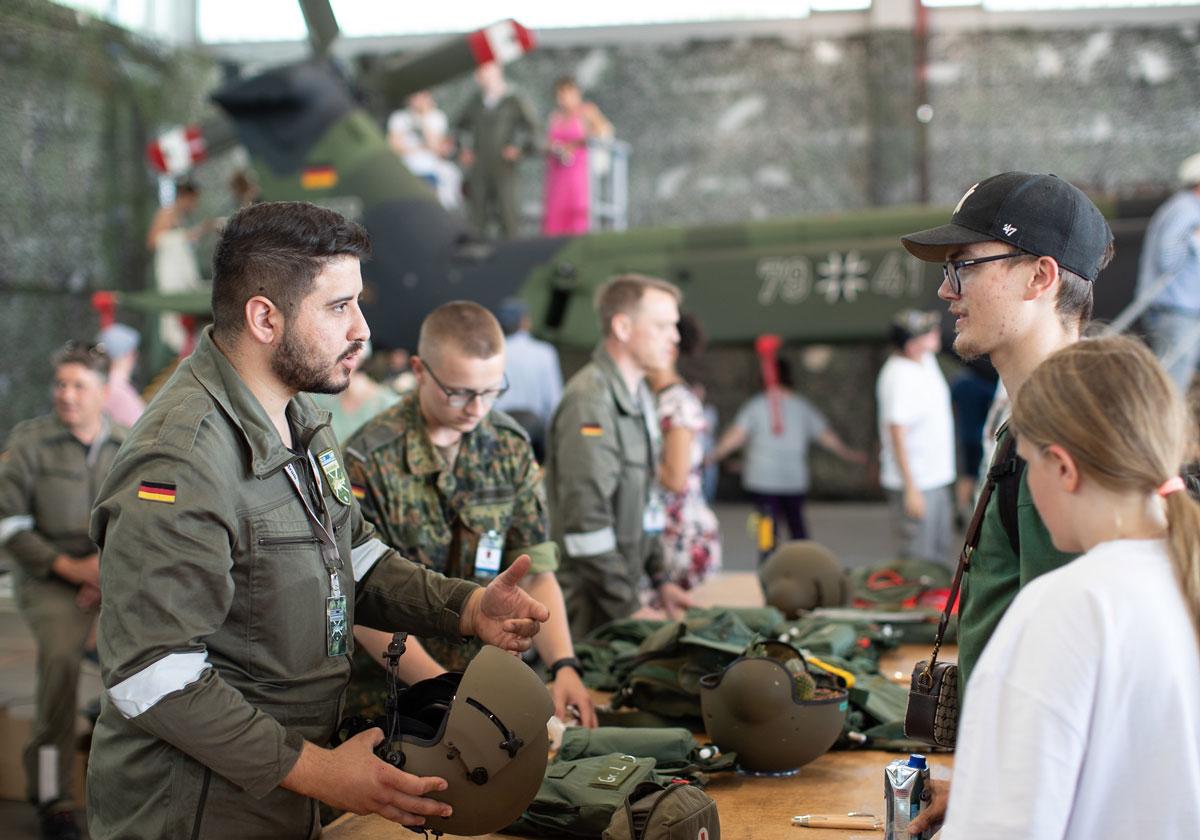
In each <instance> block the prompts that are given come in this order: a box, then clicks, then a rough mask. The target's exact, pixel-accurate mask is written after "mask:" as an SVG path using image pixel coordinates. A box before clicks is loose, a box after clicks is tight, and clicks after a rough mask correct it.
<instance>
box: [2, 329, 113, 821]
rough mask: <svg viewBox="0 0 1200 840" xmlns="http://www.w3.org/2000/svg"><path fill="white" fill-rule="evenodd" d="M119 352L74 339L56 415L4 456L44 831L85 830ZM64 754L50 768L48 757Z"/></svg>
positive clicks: (5, 505) (35, 424) (31, 757)
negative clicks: (82, 799)
mask: <svg viewBox="0 0 1200 840" xmlns="http://www.w3.org/2000/svg"><path fill="white" fill-rule="evenodd" d="M108 368H109V360H108V357H107V356H105V355H104V354H103V353H102V352H100V351H99V350H96V349H88V348H85V347H82V346H72V345H68V346H67V347H66V348H65V349H63V350H61V351H60V352H59V353H57V354H56V355H55V357H54V413H53V414H50V415H47V416H45V417H39V418H37V419H35V420H28V421H26V422H24V423H21V424H19V425H18V426H17V427H16V428H14V429H13V431H12V435H10V436H9V439H8V443H7V446H6V448H5V450H4V455H3V460H2V461H0V544H3V545H4V546H5V548H7V549H8V550H9V551H10V552H11V553H12V555H13V557H14V558H15V559H16V561H17V562H16V569H15V572H14V575H13V577H14V578H15V579H16V581H15V582H16V587H15V594H16V598H17V606H18V608H19V609H20V611H21V616H22V617H23V618H24V619H25V621H26V622H28V623H29V628H30V630H32V631H33V636H34V639H35V640H36V641H37V688H36V695H35V699H36V710H35V716H34V720H33V731H32V733H31V736H30V741H29V743H28V744H27V745H26V747H25V755H24V764H25V782H26V786H27V791H28V796H29V801H30V802H34V803H36V804H37V806H38V808H39V811H40V819H41V836H42V837H63V838H71V837H79V827H78V826H77V825H76V824H75V818H74V816H73V815H72V814H71V811H70V798H71V790H70V778H71V769H72V766H73V765H74V761H75V718H76V714H77V706H76V702H75V694H76V691H77V690H78V685H79V663H80V660H81V658H82V656H83V649H84V645H85V644H86V642H87V637H88V634H89V633H90V632H91V629H92V625H93V624H94V623H95V620H96V615H97V613H98V612H99V603H100V562H99V558H98V556H97V554H96V544H95V543H94V542H92V540H91V538H90V537H88V517H89V516H90V515H91V511H92V503H93V502H95V500H96V491H97V490H98V489H99V487H100V482H101V480H103V478H104V476H105V474H106V473H108V470H109V467H111V466H112V462H113V458H115V457H116V454H117V450H118V449H119V448H120V446H121V444H122V443H123V442H124V441H125V432H126V430H125V429H124V428H122V427H120V426H116V425H113V424H111V423H110V422H109V421H108V419H107V418H105V416H104V414H103V413H102V409H103V406H104V399H105V396H106V387H105V386H106V381H107V377H108ZM46 752H49V753H50V754H52V755H53V756H54V758H53V764H54V767H55V770H54V773H53V775H52V776H51V777H50V778H45V777H43V776H42V775H41V773H40V769H41V768H40V764H41V762H40V761H39V755H40V754H43V753H46Z"/></svg>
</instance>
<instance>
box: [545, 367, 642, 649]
mask: <svg viewBox="0 0 1200 840" xmlns="http://www.w3.org/2000/svg"><path fill="white" fill-rule="evenodd" d="M660 445H661V444H660V437H659V432H658V420H657V417H656V416H655V412H654V402H653V398H652V397H651V395H650V391H649V389H648V388H647V387H646V384H645V383H644V382H643V383H641V384H640V385H639V387H638V391H637V394H630V393H629V389H628V387H627V386H626V385H625V381H624V380H623V379H622V378H621V374H620V372H619V371H618V370H617V366H616V363H615V362H613V360H612V357H610V356H609V355H608V353H606V352H605V351H604V349H603V347H597V348H596V351H595V352H594V353H593V354H592V361H591V362H590V363H589V364H587V365H585V366H584V367H583V369H582V370H580V371H579V372H578V373H577V374H575V375H574V376H573V377H571V380H570V381H569V382H568V383H567V385H566V388H565V389H564V391H563V398H562V401H561V402H560V403H559V405H558V409H557V410H556V411H555V412H554V419H553V421H552V422H551V426H550V450H549V452H550V454H549V457H548V458H547V463H546V492H547V495H548V497H549V500H550V533H551V536H552V537H553V538H554V539H555V540H557V541H558V543H559V545H560V546H561V547H562V565H561V567H560V568H559V571H558V579H559V582H560V584H561V585H562V589H563V596H564V598H565V599H566V605H567V615H568V617H569V618H570V622H571V634H572V636H574V637H575V638H576V639H580V638H582V637H583V636H585V635H586V634H587V633H588V631H590V630H592V629H593V628H595V627H598V626H600V625H601V624H603V623H605V622H606V621H611V620H613V619H617V618H626V617H628V616H629V615H631V614H632V613H634V612H636V611H637V609H638V607H639V599H638V585H639V583H640V581H641V578H642V575H643V574H646V575H648V576H649V577H650V580H651V582H652V583H654V584H655V585H657V584H658V583H661V581H662V579H663V576H664V572H665V570H664V567H663V558H662V546H661V542H660V540H659V538H658V535H657V534H647V533H645V531H644V529H643V516H644V515H645V511H646V507H647V504H648V503H649V502H650V497H651V493H653V492H656V489H655V488H656V476H657V472H658V469H657V466H658V458H659V449H660Z"/></svg>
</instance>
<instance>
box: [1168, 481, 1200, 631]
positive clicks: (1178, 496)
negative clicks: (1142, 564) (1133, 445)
mask: <svg viewBox="0 0 1200 840" xmlns="http://www.w3.org/2000/svg"><path fill="white" fill-rule="evenodd" d="M1166 502H1167V528H1168V534H1169V536H1168V543H1167V544H1168V546H1169V550H1170V554H1171V565H1172V566H1173V567H1174V568H1175V576H1176V577H1177V578H1178V580H1179V588H1180V590H1181V591H1182V592H1183V600H1184V601H1185V602H1186V603H1187V606H1188V612H1190V613H1191V614H1192V624H1193V625H1194V626H1195V628H1196V633H1197V635H1198V637H1200V504H1197V503H1196V501H1195V500H1194V499H1192V497H1191V496H1189V495H1188V494H1187V493H1185V492H1182V491H1180V492H1177V493H1172V494H1171V495H1169V496H1167V497H1166Z"/></svg>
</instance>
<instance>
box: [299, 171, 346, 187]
mask: <svg viewBox="0 0 1200 840" xmlns="http://www.w3.org/2000/svg"><path fill="white" fill-rule="evenodd" d="M337 182H338V174H337V170H336V169H334V168H333V167H332V166H310V167H308V168H307V169H305V170H304V171H303V172H302V173H301V174H300V186H301V187H303V188H304V189H306V190H329V189H333V188H334V187H336V186H337Z"/></svg>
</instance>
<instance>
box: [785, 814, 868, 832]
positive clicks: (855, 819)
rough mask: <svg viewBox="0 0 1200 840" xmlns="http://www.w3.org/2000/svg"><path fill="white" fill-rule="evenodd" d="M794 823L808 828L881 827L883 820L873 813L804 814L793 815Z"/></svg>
mask: <svg viewBox="0 0 1200 840" xmlns="http://www.w3.org/2000/svg"><path fill="white" fill-rule="evenodd" d="M792 825H795V826H803V827H806V828H850V829H855V828H857V829H864V828H865V829H868V830H872V829H879V828H883V821H882V820H880V819H879V817H876V816H874V815H872V814H802V815H801V816H798V817H792Z"/></svg>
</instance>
